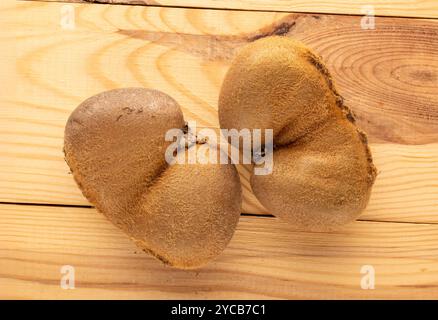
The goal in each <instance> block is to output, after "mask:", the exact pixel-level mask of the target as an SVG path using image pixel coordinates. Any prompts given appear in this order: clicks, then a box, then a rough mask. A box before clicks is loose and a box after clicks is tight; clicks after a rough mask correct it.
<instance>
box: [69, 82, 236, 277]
mask: <svg viewBox="0 0 438 320" xmlns="http://www.w3.org/2000/svg"><path fill="white" fill-rule="evenodd" d="M184 126H185V122H184V118H183V115H182V112H181V109H180V107H179V105H178V104H177V103H176V101H175V100H173V99H172V98H171V97H169V96H168V95H166V94H164V93H162V92H159V91H155V90H148V89H143V88H126V89H116V90H110V91H106V92H103V93H100V94H98V95H96V96H93V97H91V98H89V99H87V100H85V101H84V102H83V103H82V104H81V105H79V106H78V107H77V108H76V109H75V110H74V111H73V113H72V114H71V116H70V118H69V119H68V121H67V124H66V128H65V136H64V152H65V159H66V162H67V164H68V165H69V167H70V169H71V171H72V173H73V176H74V178H75V180H76V182H77V184H78V185H79V187H80V189H81V190H82V192H83V194H84V195H85V197H86V198H87V199H88V200H89V201H90V202H91V203H93V204H94V205H95V206H96V207H97V209H98V210H99V211H101V212H102V213H103V214H104V215H105V216H106V217H107V218H108V219H109V220H110V221H111V222H112V223H113V224H115V225H116V226H118V227H119V228H121V229H122V230H123V231H124V232H125V233H126V234H127V235H128V236H129V237H130V238H131V239H132V240H133V241H134V242H135V243H136V244H137V245H138V246H139V247H140V248H142V249H143V250H145V251H147V252H149V253H150V254H152V255H153V256H155V257H156V258H158V259H160V260H161V261H163V262H165V263H167V264H170V265H172V266H174V267H177V268H182V269H191V268H198V267H200V266H202V265H204V264H206V263H207V262H208V261H210V260H211V259H213V258H215V257H216V256H217V255H219V254H220V253H221V252H222V251H223V249H224V248H225V247H226V245H227V244H228V242H229V241H230V239H231V237H232V235H233V233H234V230H235V227H236V225H237V222H238V219H239V216H240V204H241V187H240V181H239V177H238V174H237V170H236V169H235V167H234V166H233V165H222V166H219V165H214V164H205V165H202V164H190V165H189V164H175V165H168V164H167V162H166V160H165V150H166V148H167V147H168V146H169V145H170V143H171V142H167V141H165V134H166V132H167V131H168V130H169V129H172V128H183V127H184ZM192 148H193V147H192ZM186 152H187V151H186ZM224 190H226V191H227V192H224Z"/></svg>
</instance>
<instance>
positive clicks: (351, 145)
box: [219, 36, 376, 231]
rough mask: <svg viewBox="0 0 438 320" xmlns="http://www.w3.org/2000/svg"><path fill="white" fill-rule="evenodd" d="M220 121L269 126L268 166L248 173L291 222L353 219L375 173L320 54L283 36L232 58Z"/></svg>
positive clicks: (265, 200)
mask: <svg viewBox="0 0 438 320" xmlns="http://www.w3.org/2000/svg"><path fill="white" fill-rule="evenodd" d="M219 121H220V126H221V128H223V129H229V130H230V129H237V130H242V129H244V128H247V129H250V130H254V129H261V130H262V131H264V130H266V129H272V132H273V167H272V173H271V174H267V175H256V174H254V172H253V173H252V175H251V178H250V183H251V187H252V189H253V192H254V194H255V196H256V197H257V198H258V200H259V201H260V202H261V203H262V204H263V205H264V206H265V207H266V209H267V210H268V211H269V212H270V213H272V214H273V215H275V216H278V217H279V218H281V219H284V220H285V221H288V222H290V225H291V226H293V228H294V229H299V230H308V231H329V230H334V229H337V228H338V227H340V226H342V225H344V224H346V223H348V222H351V221H353V220H355V219H356V218H357V217H358V216H359V214H360V213H361V212H362V211H363V210H364V208H365V207H366V205H367V203H368V200H369V197H370V193H371V188H372V185H373V183H374V180H375V178H376V168H375V167H374V165H373V162H372V157H371V153H370V150H369V148H368V144H367V137H366V135H365V133H363V132H362V131H361V130H359V129H358V128H357V127H356V124H355V118H354V115H353V113H352V112H351V111H350V109H349V108H348V107H347V106H345V104H344V101H343V99H342V97H341V96H340V95H339V93H338V92H337V90H336V88H335V86H334V83H333V80H332V78H331V76H330V73H329V72H328V70H327V68H326V67H325V65H324V63H323V62H322V61H321V58H320V57H319V56H317V55H315V54H314V53H313V52H312V51H311V50H310V49H309V48H307V47H306V46H305V45H304V44H302V43H300V42H298V41H295V40H293V39H290V38H287V37H281V36H273V37H266V38H263V39H259V40H257V41H255V42H253V43H251V44H248V45H246V46H245V47H243V48H242V49H241V50H240V51H239V52H238V54H237V55H236V57H235V58H234V60H233V62H232V64H231V66H230V68H229V70H228V72H227V74H226V76H225V79H224V81H223V84H222V87H221V91H220V96H219Z"/></svg>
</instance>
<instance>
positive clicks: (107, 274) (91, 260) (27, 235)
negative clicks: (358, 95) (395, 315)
mask: <svg viewBox="0 0 438 320" xmlns="http://www.w3.org/2000/svg"><path fill="white" fill-rule="evenodd" d="M17 207H18V206H12V205H0V231H1V232H0V257H1V259H0V284H1V285H0V288H2V289H1V291H0V297H3V298H4V297H8V298H14V299H16V298H34V299H35V298H40V299H53V298H55V299H72V298H82V299H93V298H99V299H111V298H121V299H128V298H136V299H142V298H155V299H160V298H175V299H178V298H180V299H181V298H186V299H187V298H198V299H206V298H210V299H211V298H213V299H220V298H227V299H244V298H247V299H251V298H259V299H260V298H264V299H266V298H270V299H272V298H283V299H312V298H313V299H327V298H332V299H340V298H349V299H353V298H379V299H381V298H386V299H406V298H410V299H413V298H414V299H424V298H434V299H436V298H438V261H437V259H436V256H437V255H438V247H437V246H436V243H437V241H438V226H436V225H412V224H399V223H396V224H390V223H376V222H360V221H359V222H355V223H352V224H351V225H349V226H348V227H346V228H344V229H343V230H342V231H337V232H332V233H311V232H299V231H291V230H289V229H288V227H287V225H286V224H284V223H282V222H281V221H279V220H277V219H264V218H260V217H241V219H240V222H239V224H238V227H237V230H236V233H235V235H234V237H233V239H232V240H231V242H230V244H229V246H228V247H227V248H226V249H225V251H224V252H223V253H222V254H221V255H220V256H219V257H218V258H217V259H215V260H213V261H212V262H210V263H209V264H208V265H206V266H205V267H202V268H201V269H198V270H176V269H173V268H170V267H167V266H163V265H162V264H161V263H160V262H158V261H156V260H155V259H153V258H151V257H150V256H149V255H147V254H142V253H141V252H140V250H139V249H138V248H137V247H136V246H135V245H134V244H133V243H132V242H131V241H130V240H129V239H128V237H127V236H126V235H124V234H123V233H122V232H121V231H120V230H118V229H117V228H116V227H115V226H113V225H112V224H111V223H110V222H109V221H107V220H106V219H105V217H103V215H101V214H98V213H97V212H96V211H95V210H94V209H83V208H53V207H32V206H29V207H26V210H22V208H17ZM63 265H72V266H74V267H75V269H76V287H77V288H76V289H75V290H62V289H60V286H59V281H60V277H61V275H60V268H61V267H62V266H63ZM364 265H367V266H370V265H371V266H373V267H374V268H375V272H376V289H375V290H363V289H361V287H360V283H361V278H362V277H363V274H362V273H361V268H362V267H363V266H364Z"/></svg>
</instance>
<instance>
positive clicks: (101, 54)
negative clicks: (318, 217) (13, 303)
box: [0, 0, 438, 299]
mask: <svg viewBox="0 0 438 320" xmlns="http://www.w3.org/2000/svg"><path fill="white" fill-rule="evenodd" d="M73 2H76V3H59V2H53V1H52V2H51V1H47V0H46V1H44V2H43V1H13V0H6V1H5V0H2V1H1V3H0V10H1V15H0V49H1V51H0V52H1V55H0V57H1V58H0V63H1V69H0V70H1V74H0V79H1V81H0V84H1V86H0V106H1V107H0V201H1V204H0V297H1V298H13V299H16V298H43V299H46V298H56V299H71V298H75V299H76V298H85V299H88V298H134V299H138V298H160V299H161V298H163V299H164V298H166V299H167V298H199V299H204V298H225V299H226V298H230V299H232V298H249V299H251V298H300V299H301V298H317V299H320V298H322V299H325V298H391V299H392V298H395V299H399V298H414V299H419V298H434V299H437V298H438V4H437V2H436V1H434V0H425V1H415V0H398V1H388V0H386V1H385V0H370V1H367V3H368V4H369V5H372V6H373V7H372V8H373V9H374V11H375V14H376V15H377V17H376V18H375V29H363V28H361V22H364V19H365V18H364V17H363V13H364V12H365V11H364V10H365V9H366V8H365V9H364V7H362V6H361V5H360V3H361V2H362V1H352V0H334V1H328V0H320V1H311V0H275V1H267V0H251V1H243V0H233V1H232V0H220V1H212V0H206V1H201V0H183V1H176V0H163V1H161V0H160V1H156V0H154V1H148V0H142V1H131V2H135V3H137V4H138V3H140V2H141V3H142V4H144V5H116V4H92V3H85V2H86V1H73ZM88 2H93V1H88ZM106 2H118V3H122V2H129V1H126V0H116V1H110V0H107V1H106ZM148 4H149V5H148ZM188 7H192V8H188ZM237 9H238V10H237ZM369 9H370V8H368V9H366V10H369ZM71 12H74V15H73V17H74V24H73V22H72V21H71V19H69V17H71V16H70V15H69V14H70V13H71ZM367 21H368V22H369V21H370V20H367ZM365 22H366V21H365ZM272 34H279V35H284V36H288V37H294V38H296V39H300V40H302V41H304V42H305V43H306V44H308V45H309V46H310V47H312V48H313V49H314V50H315V51H316V52H317V53H319V54H320V55H322V57H323V59H324V60H325V61H326V62H327V65H328V67H329V69H330V71H331V72H332V74H333V77H334V79H335V81H336V83H337V86H338V88H339V91H340V92H341V93H342V95H343V96H344V97H345V100H346V104H347V105H348V106H350V107H351V108H352V109H353V111H354V112H355V114H356V115H357V118H358V122H359V125H360V126H361V127H362V128H363V129H364V130H365V131H366V132H367V133H368V135H369V139H370V142H371V149H372V152H373V155H374V159H375V163H376V165H377V167H378V170H379V176H378V179H377V181H376V184H375V187H374V190H373V194H372V198H371V201H370V204H369V206H368V208H367V210H366V212H365V213H364V214H363V215H362V216H361V217H360V219H359V220H358V221H357V222H355V223H353V224H351V225H349V226H347V227H345V228H344V229H342V230H341V231H339V232H334V233H308V232H293V231H290V230H288V228H287V225H285V224H284V223H282V222H281V221H279V220H278V219H276V218H274V217H272V216H271V215H270V214H269V212H266V210H265V209H264V208H263V207H262V206H261V205H260V204H259V203H258V202H257V201H256V200H255V198H254V196H253V195H252V194H251V191H250V189H249V184H248V172H247V171H246V170H245V168H242V167H239V171H240V173H241V177H242V182H243V186H244V203H243V206H242V212H243V213H242V218H241V221H240V223H239V226H238V229H237V231H236V234H235V236H234V238H233V240H232V241H231V243H230V245H229V247H228V248H227V249H226V250H225V252H224V253H223V254H222V255H221V256H220V257H219V258H217V259H216V260H215V261H213V262H211V263H210V264H209V265H208V266H206V267H204V268H202V269H200V270H197V271H180V270H174V269H172V268H169V267H166V266H163V265H161V264H160V263H159V262H157V261H156V260H154V259H152V258H150V257H149V256H148V255H146V254H144V253H141V252H140V250H139V249H137V248H136V247H135V245H134V244H133V243H131V242H130V241H129V239H128V238H127V237H126V236H125V235H124V234H123V233H122V232H120V231H119V230H118V229H117V228H116V227H114V226H113V225H111V224H110V223H109V222H108V221H107V220H106V219H105V218H103V216H102V215H101V214H99V213H98V212H96V210H95V209H93V208H92V207H90V205H89V203H88V202H87V201H86V200H85V199H84V197H83V196H82V195H81V193H80V191H79V189H78V188H77V187H76V185H75V183H74V181H73V179H72V176H71V174H70V173H69V169H68V167H67V165H66V164H65V162H64V160H63V153H62V146H63V130H64V125H65V122H66V119H67V118H68V116H69V114H70V112H71V111H72V110H73V109H74V108H75V107H76V106H77V105H78V104H79V103H80V102H81V101H82V100H84V99H85V98H87V97H89V96H91V95H93V94H96V93H98V92H100V91H103V90H107V89H112V88H119V87H129V86H141V87H151V88H156V89H158V90H162V91H164V92H166V93H168V94H170V95H171V96H173V97H174V98H175V99H176V100H177V101H178V102H179V103H180V104H181V106H182V107H183V111H184V115H185V117H186V118H188V119H192V120H196V121H197V122H198V125H200V126H203V127H211V128H218V126H219V125H218V117H217V99H218V91H219V87H220V84H221V81H222V79H223V76H224V74H225V72H226V71H227V68H228V65H229V63H230V59H231V58H232V57H233V55H234V54H235V52H236V50H237V49H238V48H239V47H241V46H242V45H244V44H245V43H248V42H251V41H254V39H257V38H260V37H264V36H268V35H272ZM64 265H71V266H73V267H74V268H75V277H76V281H75V289H74V290H65V289H62V288H61V286H60V280H61V277H62V274H61V268H62V266H64ZM364 266H365V267H364ZM367 266H370V267H371V268H372V270H374V271H375V288H374V289H368V290H366V289H363V288H362V287H363V286H361V283H362V282H363V277H365V276H367V275H369V274H367V273H365V274H363V273H361V271H363V272H366V270H371V269H367V268H370V267H367ZM363 268H365V269H363ZM364 270H365V271H364Z"/></svg>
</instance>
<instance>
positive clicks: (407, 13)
mask: <svg viewBox="0 0 438 320" xmlns="http://www.w3.org/2000/svg"><path fill="white" fill-rule="evenodd" d="M46 1H47V0H46ZM48 1H62V2H63V1H65V2H90V3H113V4H117V3H119V4H132V5H147V6H172V7H174V6H177V7H196V8H216V9H239V10H264V11H289V12H313V13H336V14H354V15H363V14H364V7H365V6H372V7H373V8H374V12H375V14H376V15H378V16H400V17H429V18H437V17H438V4H437V2H436V1H435V0H367V1H365V2H364V1H362V0H184V1H181V0H48Z"/></svg>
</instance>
